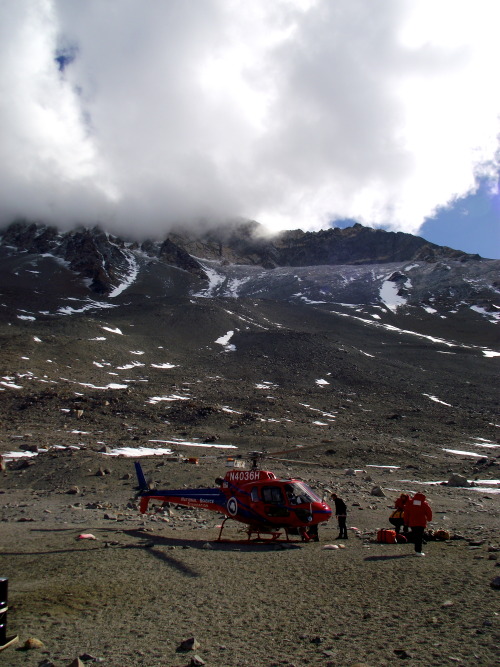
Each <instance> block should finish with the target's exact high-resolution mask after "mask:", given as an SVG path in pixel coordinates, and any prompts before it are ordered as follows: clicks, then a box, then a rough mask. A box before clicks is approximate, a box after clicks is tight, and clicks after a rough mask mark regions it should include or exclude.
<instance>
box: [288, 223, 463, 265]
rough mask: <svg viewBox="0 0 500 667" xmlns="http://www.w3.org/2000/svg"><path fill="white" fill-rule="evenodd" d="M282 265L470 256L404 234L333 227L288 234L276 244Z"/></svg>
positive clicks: (399, 260)
mask: <svg viewBox="0 0 500 667" xmlns="http://www.w3.org/2000/svg"><path fill="white" fill-rule="evenodd" d="M277 246H278V248H279V251H280V264H281V265H287V266H317V265H322V264H325V265H332V264H387V263H392V262H406V261H410V260H416V259H419V260H421V261H436V260H437V259H438V258H443V257H449V258H454V259H457V258H461V257H466V256H467V254H466V253H463V252H461V251H458V250H451V249H450V248H442V247H440V246H437V245H434V244H433V243H429V242H428V241H426V240H425V239H423V238H421V237H419V236H413V235H412V234H406V233H404V232H386V231H384V230H381V229H372V228H371V227H363V225H360V224H359V223H356V224H355V225H353V226H352V227H346V228H344V229H340V228H338V227H334V228H331V229H326V230H321V231H319V232H301V231H300V230H298V231H295V232H293V233H292V232H285V233H283V234H282V235H280V237H279V240H278V242H277Z"/></svg>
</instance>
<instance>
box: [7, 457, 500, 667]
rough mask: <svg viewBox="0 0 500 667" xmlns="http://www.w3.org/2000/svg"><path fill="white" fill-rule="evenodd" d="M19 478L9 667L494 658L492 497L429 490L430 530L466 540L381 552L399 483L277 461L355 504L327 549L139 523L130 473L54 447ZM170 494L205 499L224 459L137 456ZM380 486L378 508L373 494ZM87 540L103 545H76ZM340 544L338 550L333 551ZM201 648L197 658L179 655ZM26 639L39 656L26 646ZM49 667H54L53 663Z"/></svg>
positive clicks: (10, 472)
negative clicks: (203, 490)
mask: <svg viewBox="0 0 500 667" xmlns="http://www.w3.org/2000/svg"><path fill="white" fill-rule="evenodd" d="M30 463H31V465H28V464H27V463H26V462H24V463H23V462H22V461H16V462H12V463H10V464H9V466H8V468H7V471H6V472H5V473H4V475H3V478H2V487H3V488H2V505H3V507H2V515H1V516H2V524H1V525H2V545H1V551H0V562H1V566H0V567H1V570H0V571H1V573H2V575H3V576H6V577H8V579H9V594H10V604H9V606H10V610H9V612H8V634H9V635H10V634H14V633H15V634H17V635H19V643H18V644H17V645H16V646H13V647H9V648H7V649H5V652H3V653H2V654H1V659H2V661H3V664H6V665H11V666H12V667H16V666H17V665H33V666H36V665H40V664H53V665H55V666H56V667H59V666H65V665H69V664H70V663H71V662H72V660H74V659H75V658H76V657H77V656H82V661H83V662H84V663H88V664H94V663H96V662H97V663H102V664H103V665H109V667H123V666H125V665H137V666H144V667H146V666H149V667H152V666H158V667H174V666H177V665H178V666H179V667H180V666H184V665H190V664H203V663H197V662H196V658H195V656H198V657H199V658H201V659H202V660H203V661H204V664H207V665H214V666H217V667H234V666H236V665H241V666H245V665H249V666H250V665H255V666H257V665H258V666H262V667H264V666H266V667H268V666H269V667H270V666H272V665H276V666H277V665H288V666H291V665H296V666H297V667H299V666H302V665H325V666H326V665H331V666H333V665H335V666H337V665H342V666H343V665H346V666H347V665H354V664H356V663H363V664H366V665H371V666H372V667H373V666H379V665H394V664H399V660H400V659H401V660H403V661H404V662H405V663H408V664H413V665H419V666H420V665H452V664H456V665H464V666H465V665H475V666H477V665H483V666H484V667H490V666H491V665H493V664H497V663H498V661H499V659H500V654H499V653H498V639H499V636H500V632H499V623H500V618H499V615H498V609H499V607H498V595H499V594H500V593H499V591H498V590H497V589H495V588H493V587H492V586H491V585H490V584H491V582H492V580H493V579H494V578H495V576H497V577H498V575H499V574H500V571H499V570H498V569H497V565H498V564H500V558H499V557H500V550H499V549H500V543H499V541H498V532H497V529H498V518H499V509H500V508H499V503H498V496H495V495H494V494H488V493H483V492H478V491H476V490H474V489H464V488H451V487H446V486H432V487H429V491H428V498H429V501H430V503H431V505H432V507H433V510H434V517H435V520H434V522H433V524H432V525H433V527H434V528H445V529H446V530H448V531H450V533H451V535H452V536H454V537H455V538H456V539H452V540H449V541H446V542H435V541H432V542H429V543H428V544H427V545H426V547H425V552H426V556H425V558H416V557H414V556H413V551H412V545H383V544H377V543H374V541H373V540H374V537H375V532H376V530H377V528H379V527H388V526H389V524H388V521H387V518H388V516H389V514H390V511H391V510H390V508H391V506H392V504H393V501H394V499H395V498H396V497H397V495H398V494H399V491H400V490H401V489H409V490H420V488H417V487H416V486H415V485H412V484H411V483H407V482H406V483H403V482H401V481H400V480H401V478H402V477H403V475H401V472H400V471H399V472H398V471H395V472H390V471H388V470H387V469H371V470H370V469H365V471H364V472H362V471H359V472H357V473H356V475H355V476H352V475H346V474H345V471H344V470H340V469H338V468H337V467H336V466H326V465H323V466H314V467H312V466H308V467H306V466H302V465H300V464H294V465H293V466H292V465H291V464H288V463H285V462H275V463H274V465H273V469H274V471H275V472H276V473H277V474H278V475H280V476H283V477H289V476H291V475H292V474H293V475H298V476H300V477H302V478H303V479H305V480H306V481H307V482H308V483H309V484H310V485H311V486H313V487H315V488H316V489H317V490H318V491H319V492H323V491H324V490H325V489H327V488H329V489H335V490H337V492H340V493H341V494H342V496H343V497H344V498H345V499H346V501H347V504H348V508H349V516H348V525H349V527H350V531H349V533H350V534H349V539H348V540H347V541H344V542H341V541H336V540H335V537H336V535H337V531H336V527H335V525H334V522H332V521H330V523H329V524H327V525H325V526H324V527H322V528H321V530H320V539H321V541H320V542H319V543H309V544H302V543H299V542H297V543H293V544H280V545H274V544H273V545H265V544H254V543H250V544H245V543H242V542H241V540H242V539H245V535H244V534H243V533H241V531H240V530H239V528H238V525H236V524H234V525H233V526H230V527H229V528H227V529H226V532H225V534H224V536H225V537H227V538H229V539H232V540H235V541H234V542H222V543H219V542H217V541H216V540H217V536H218V532H219V531H218V525H219V524H220V517H219V516H217V515H215V514H212V513H210V512H204V511H201V510H188V509H183V508H172V509H171V510H169V511H168V512H160V513H158V514H156V515H153V516H151V517H146V518H144V517H141V515H140V514H139V513H138V511H137V509H136V502H135V499H134V496H135V488H134V487H135V485H136V482H135V479H134V478H133V477H132V475H131V473H132V470H133V465H132V459H127V458H122V457H109V456H106V455H105V454H103V453H99V452H94V451H91V450H88V449H81V450H53V451H49V452H47V453H42V454H40V455H39V456H38V457H36V458H34V459H32V460H31V461H30ZM143 467H144V469H145V471H146V473H147V474H151V475H152V477H153V478H154V479H155V480H158V481H159V482H162V485H163V486H165V485H172V486H173V487H174V488H179V487H182V486H183V485H186V486H191V485H192V486H212V485H213V481H214V478H215V477H216V476H217V475H218V474H220V472H221V470H223V469H224V461H217V460H214V459H213V457H210V458H208V457H207V458H203V457H202V458H200V461H199V464H198V465H192V464H189V463H183V462H182V461H177V462H174V461H169V462H166V461H164V460H160V459H159V458H158V457H148V458H146V459H143ZM376 485H379V486H380V487H381V488H382V489H383V491H384V494H385V497H380V496H373V495H372V494H371V491H372V489H373V488H374V486H376ZM82 534H91V535H93V536H94V537H95V538H96V539H95V540H94V539H78V537H79V536H80V535H82ZM331 544H337V545H340V546H342V547H345V548H340V549H338V550H330V549H325V546H326V545H331ZM191 637H194V638H195V640H196V644H195V647H194V650H191V651H186V652H183V651H181V650H180V647H181V644H182V642H183V641H184V640H187V639H189V638H191ZM29 638H36V639H38V640H40V641H41V642H42V643H43V646H40V648H37V649H25V648H24V646H25V643H26V641H27V640H28V639H29ZM44 661H45V663H44Z"/></svg>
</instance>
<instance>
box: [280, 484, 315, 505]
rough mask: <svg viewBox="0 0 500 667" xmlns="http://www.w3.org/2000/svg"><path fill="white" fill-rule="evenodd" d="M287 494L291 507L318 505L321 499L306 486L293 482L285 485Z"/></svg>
mask: <svg viewBox="0 0 500 667" xmlns="http://www.w3.org/2000/svg"><path fill="white" fill-rule="evenodd" d="M285 492H286V495H287V498H288V501H289V502H290V504H291V505H301V504H302V503H317V502H318V501H319V500H320V499H319V498H318V496H317V495H316V494H315V493H314V491H311V489H310V488H309V487H307V486H305V484H301V483H300V482H293V483H290V484H286V485H285Z"/></svg>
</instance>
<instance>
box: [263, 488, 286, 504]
mask: <svg viewBox="0 0 500 667" xmlns="http://www.w3.org/2000/svg"><path fill="white" fill-rule="evenodd" d="M262 500H263V501H264V502H265V503H283V495H282V493H281V489H279V488H278V487H276V486H265V487H264V488H263V489H262Z"/></svg>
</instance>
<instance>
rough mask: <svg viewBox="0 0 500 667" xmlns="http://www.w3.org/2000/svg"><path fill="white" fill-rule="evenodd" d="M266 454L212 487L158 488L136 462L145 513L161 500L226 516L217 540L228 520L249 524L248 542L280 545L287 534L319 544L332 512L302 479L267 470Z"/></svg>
mask: <svg viewBox="0 0 500 667" xmlns="http://www.w3.org/2000/svg"><path fill="white" fill-rule="evenodd" d="M264 456H265V454H264V453H263V452H251V453H250V454H249V457H250V460H251V461H252V466H251V468H250V469H249V470H246V469H236V468H234V469H232V470H229V471H228V472H227V473H226V474H225V476H224V477H223V478H222V477H218V478H217V479H216V480H215V483H216V484H217V485H218V486H217V488H212V489H163V490H157V489H153V488H151V487H150V486H149V485H148V483H147V481H146V478H145V476H144V473H143V471H142V467H141V464H140V463H139V462H138V461H136V462H135V469H136V473H137V479H138V483H139V492H138V496H139V497H140V506H139V507H140V512H141V514H145V513H146V512H147V510H148V505H149V503H150V501H151V500H158V501H161V502H162V503H174V504H176V505H183V506H185V507H198V508H201V509H207V510H211V511H212V512H217V513H219V514H223V515H224V516H225V518H224V520H223V521H222V525H221V527H220V532H219V536H218V538H217V541H221V538H222V531H223V529H224V525H225V523H226V521H227V520H228V519H232V520H234V521H239V522H241V523H243V524H246V526H247V529H246V533H247V538H248V540H251V539H252V537H253V539H254V540H256V541H276V540H278V539H279V538H280V536H281V531H282V530H283V531H284V532H285V539H286V541H288V542H290V541H291V540H290V537H289V535H297V534H298V535H299V536H300V537H301V539H302V541H309V540H310V539H314V540H317V526H318V524H319V523H324V522H326V521H328V519H329V518H330V517H331V515H332V510H331V508H330V507H329V506H328V505H327V504H326V503H325V502H323V500H322V499H321V498H320V497H319V496H318V495H317V494H316V493H315V492H314V491H313V490H312V489H311V488H309V487H308V486H307V485H306V484H304V482H302V481H301V480H298V479H278V478H277V477H276V475H275V474H274V473H273V472H271V471H269V470H262V469H261V468H260V465H259V463H260V461H261V460H262V459H263V458H264ZM254 536H256V537H254ZM263 536H266V537H263Z"/></svg>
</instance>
